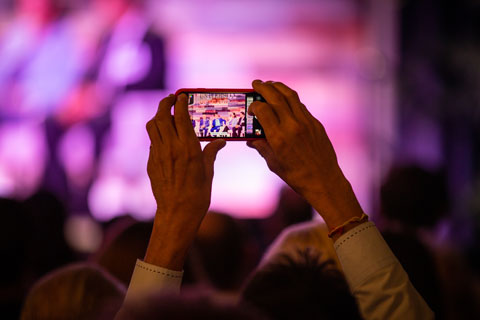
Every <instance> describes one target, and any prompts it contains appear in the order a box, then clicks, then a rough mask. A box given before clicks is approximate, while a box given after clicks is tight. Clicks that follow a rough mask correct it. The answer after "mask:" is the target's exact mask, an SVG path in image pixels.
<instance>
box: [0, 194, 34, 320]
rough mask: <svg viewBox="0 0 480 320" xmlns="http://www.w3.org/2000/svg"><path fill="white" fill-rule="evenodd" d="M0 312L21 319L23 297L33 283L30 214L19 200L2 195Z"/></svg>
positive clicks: (5, 315) (0, 205)
mask: <svg viewBox="0 0 480 320" xmlns="http://www.w3.org/2000/svg"><path fill="white" fill-rule="evenodd" d="M0 212H1V216H0V217H1V223H0V254H1V255H2V261H4V263H2V264H1V269H0V275H1V277H0V297H1V299H0V313H1V314H2V317H4V318H5V319H18V317H19V316H20V309H21V306H22V302H23V299H24V298H25V295H26V293H27V290H28V288H29V285H30V283H31V276H30V275H29V274H28V272H27V268H28V264H27V261H28V260H27V258H28V250H27V247H28V240H29V239H28V236H29V230H28V228H27V225H28V217H27V212H26V210H25V207H24V206H23V205H22V204H21V203H20V202H18V201H15V200H11V199H4V198H0Z"/></svg>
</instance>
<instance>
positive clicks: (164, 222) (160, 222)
mask: <svg viewBox="0 0 480 320" xmlns="http://www.w3.org/2000/svg"><path fill="white" fill-rule="evenodd" d="M175 215H177V217H178V215H181V214H180V213H179V212H176V213H175ZM172 216H174V215H171V214H165V213H162V214H160V213H159V212H158V211H157V214H156V216H155V220H154V224H153V229H152V234H151V236H150V241H149V243H148V247H147V250H146V253H145V258H144V261H145V262H147V263H150V264H153V265H156V266H159V267H162V268H166V269H170V270H177V271H181V270H183V265H184V262H185V258H186V256H187V253H188V250H189V248H190V246H191V244H192V243H193V241H194V239H195V235H196V232H197V229H198V226H199V224H200V223H198V224H195V223H192V222H189V223H180V222H179V221H177V220H176V219H173V220H171V221H170V219H167V218H166V217H172ZM185 216H186V217H188V216H190V215H185Z"/></svg>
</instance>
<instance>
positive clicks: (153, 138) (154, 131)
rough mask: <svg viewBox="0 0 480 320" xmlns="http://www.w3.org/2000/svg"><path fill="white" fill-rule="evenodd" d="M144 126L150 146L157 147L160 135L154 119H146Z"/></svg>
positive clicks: (160, 141) (160, 140)
mask: <svg viewBox="0 0 480 320" xmlns="http://www.w3.org/2000/svg"><path fill="white" fill-rule="evenodd" d="M146 127H147V133H148V137H149V138H150V143H151V144H152V147H154V148H158V147H159V146H160V145H161V144H162V136H161V135H160V131H159V130H158V128H157V125H156V124H155V120H154V119H151V120H150V121H148V122H147V125H146Z"/></svg>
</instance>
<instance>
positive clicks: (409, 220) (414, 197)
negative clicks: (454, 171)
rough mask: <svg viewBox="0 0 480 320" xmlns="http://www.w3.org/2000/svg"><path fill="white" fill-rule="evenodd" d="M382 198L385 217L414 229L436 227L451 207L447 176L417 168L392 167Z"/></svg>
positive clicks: (381, 192) (382, 189)
mask: <svg viewBox="0 0 480 320" xmlns="http://www.w3.org/2000/svg"><path fill="white" fill-rule="evenodd" d="M380 197H381V208H382V213H383V215H385V216H386V217H387V218H389V219H391V220H396V221H399V222H402V223H404V224H406V225H409V226H412V227H430V226H433V225H435V224H436V223H437V222H438V220H439V219H440V218H442V217H443V216H444V215H445V214H446V212H447V211H448V206H449V203H448V193H447V186H446V179H445V176H444V174H442V173H441V172H430V171H428V170H426V169H424V168H421V167H419V166H416V165H409V166H398V167H394V168H392V169H391V170H390V173H389V174H388V176H387V178H386V180H385V182H384V183H383V185H382V188H381V191H380Z"/></svg>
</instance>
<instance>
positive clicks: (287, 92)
mask: <svg viewBox="0 0 480 320" xmlns="http://www.w3.org/2000/svg"><path fill="white" fill-rule="evenodd" d="M272 86H273V87H274V88H275V89H277V90H278V91H279V92H280V93H281V94H283V96H284V97H285V98H286V99H287V101H288V104H289V105H290V109H291V110H292V112H293V114H294V115H295V117H297V119H302V118H303V119H305V117H307V118H308V115H310V112H309V111H308V110H307V108H306V107H305V105H304V104H303V103H302V102H301V101H300V98H299V97H298V93H297V92H296V91H295V90H293V89H291V88H289V87H288V86H286V85H285V84H283V83H282V82H273V83H272Z"/></svg>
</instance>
